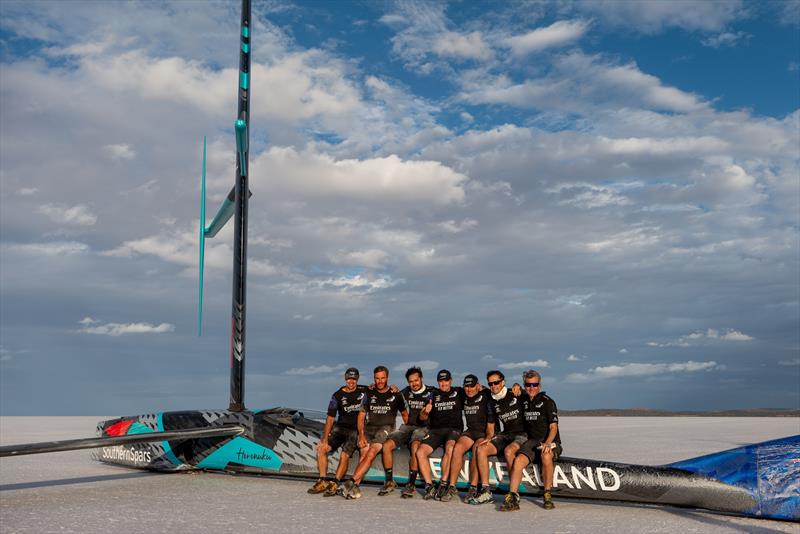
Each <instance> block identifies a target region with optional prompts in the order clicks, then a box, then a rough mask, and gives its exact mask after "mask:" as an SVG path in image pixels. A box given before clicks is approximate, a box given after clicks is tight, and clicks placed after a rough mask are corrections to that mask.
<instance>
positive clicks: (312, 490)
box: [308, 479, 328, 495]
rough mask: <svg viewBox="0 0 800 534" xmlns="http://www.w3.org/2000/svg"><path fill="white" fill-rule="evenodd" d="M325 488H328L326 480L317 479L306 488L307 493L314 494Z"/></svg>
mask: <svg viewBox="0 0 800 534" xmlns="http://www.w3.org/2000/svg"><path fill="white" fill-rule="evenodd" d="M326 489H328V481H327V480H322V479H319V480H317V481H316V482H315V483H314V485H313V486H311V487H310V488H309V489H308V493H310V494H311V495H316V494H317V493H322V492H323V491H325V490H326Z"/></svg>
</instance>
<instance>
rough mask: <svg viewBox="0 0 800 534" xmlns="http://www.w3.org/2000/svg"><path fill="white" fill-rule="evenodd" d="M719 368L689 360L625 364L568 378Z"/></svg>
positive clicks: (616, 376)
mask: <svg viewBox="0 0 800 534" xmlns="http://www.w3.org/2000/svg"><path fill="white" fill-rule="evenodd" d="M717 368H720V366H718V365H717V362H714V361H708V362H695V361H691V360H689V361H687V362H684V363H625V364H620V365H608V366H603V367H595V368H593V369H589V371H587V372H586V373H572V374H570V375H568V376H567V382H589V381H592V380H597V379H610V378H620V377H629V376H636V377H641V376H655V375H663V374H667V373H695V372H698V371H710V370H713V369H717Z"/></svg>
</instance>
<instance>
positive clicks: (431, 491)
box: [417, 369, 464, 500]
mask: <svg viewBox="0 0 800 534" xmlns="http://www.w3.org/2000/svg"><path fill="white" fill-rule="evenodd" d="M436 380H437V381H438V382H439V387H438V388H436V389H434V390H433V392H431V400H430V402H429V403H428V405H427V406H426V407H425V409H423V410H422V413H421V414H420V419H423V420H424V419H429V420H430V428H429V429H428V434H427V435H426V436H425V438H424V439H423V440H422V445H420V446H419V449H418V450H417V462H418V463H419V471H420V474H421V475H422V478H423V479H425V495H424V496H423V498H424V499H426V500H428V499H438V500H441V498H442V497H443V496H444V494H445V493H447V490H448V484H447V481H448V479H449V476H448V475H449V473H450V457H451V456H452V454H453V447H454V446H455V443H456V440H457V439H458V437H459V435H461V431H462V430H463V428H464V422H463V419H462V417H461V407H462V406H463V405H464V390H462V389H461V388H460V387H453V378H452V376H451V375H450V371H448V370H447V369H442V370H441V371H439V374H438V375H437V376H436ZM439 447H442V449H443V450H444V452H443V454H442V459H441V464H440V466H441V470H442V473H441V474H442V477H441V480H440V481H437V483H436V485H434V484H433V476H432V473H431V465H430V463H429V462H428V457H429V456H430V455H431V453H432V452H433V451H435V450H436V449H437V448H439ZM453 493H455V488H454V491H453Z"/></svg>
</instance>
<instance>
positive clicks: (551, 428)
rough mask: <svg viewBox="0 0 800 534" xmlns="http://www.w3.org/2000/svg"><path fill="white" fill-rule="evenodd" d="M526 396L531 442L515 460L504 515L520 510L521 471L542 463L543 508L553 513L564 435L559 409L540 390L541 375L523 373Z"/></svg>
mask: <svg viewBox="0 0 800 534" xmlns="http://www.w3.org/2000/svg"><path fill="white" fill-rule="evenodd" d="M522 379H523V384H524V386H525V392H526V393H527V396H526V398H525V400H524V401H523V407H524V413H525V432H526V433H527V435H528V438H529V439H528V440H527V441H526V442H525V443H523V444H522V446H521V447H520V449H519V453H518V454H517V457H516V459H515V460H514V465H513V467H511V468H510V471H511V482H510V483H509V486H508V487H509V492H508V494H506V498H505V502H503V505H502V506H501V507H500V510H502V511H504V512H513V511H515V510H519V493H517V491H516V490H518V489H519V484H520V482H522V471H523V470H524V469H525V467H526V466H527V465H528V464H529V463H531V462H536V463H538V464H539V469H540V470H541V473H542V478H543V479H544V480H543V481H544V509H545V510H552V509H553V508H554V505H553V497H552V495H551V493H550V490H551V489H552V487H553V473H554V471H555V462H556V460H557V459H558V457H559V456H560V455H561V452H562V449H561V436H560V435H559V433H558V408H557V407H556V403H555V401H553V399H551V398H550V397H548V396H547V394H546V393H545V392H544V391H542V390H541V387H542V376H541V375H540V374H539V373H537V372H536V371H533V370H531V371H525V372H524V373H523V374H522Z"/></svg>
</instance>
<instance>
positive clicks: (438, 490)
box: [433, 483, 447, 501]
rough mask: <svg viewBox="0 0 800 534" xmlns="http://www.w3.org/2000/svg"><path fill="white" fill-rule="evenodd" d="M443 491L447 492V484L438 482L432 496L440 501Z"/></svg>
mask: <svg viewBox="0 0 800 534" xmlns="http://www.w3.org/2000/svg"><path fill="white" fill-rule="evenodd" d="M445 493H447V484H445V483H440V484H439V485H438V486H436V493H435V494H434V496H433V498H434V499H435V500H437V501H441V500H442V497H443V496H444V494H445Z"/></svg>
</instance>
